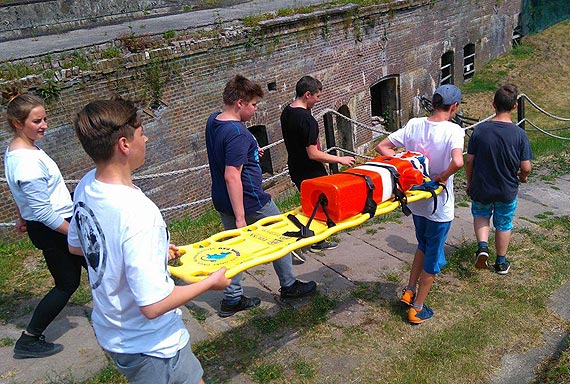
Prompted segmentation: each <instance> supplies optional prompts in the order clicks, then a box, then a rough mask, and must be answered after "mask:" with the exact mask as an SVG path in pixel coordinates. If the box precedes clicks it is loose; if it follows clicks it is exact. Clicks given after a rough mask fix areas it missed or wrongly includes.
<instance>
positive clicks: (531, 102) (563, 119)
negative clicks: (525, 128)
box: [519, 93, 570, 123]
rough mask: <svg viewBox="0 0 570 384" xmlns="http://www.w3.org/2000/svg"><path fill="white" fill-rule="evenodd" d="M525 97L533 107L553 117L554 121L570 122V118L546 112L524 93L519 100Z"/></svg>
mask: <svg viewBox="0 0 570 384" xmlns="http://www.w3.org/2000/svg"><path fill="white" fill-rule="evenodd" d="M523 97H524V98H525V99H527V100H528V102H529V103H530V104H531V105H532V106H533V107H535V108H536V109H538V110H539V111H540V112H542V113H544V114H545V115H546V116H549V117H552V118H553V119H556V120H562V121H570V118H566V117H560V116H556V115H553V114H552V113H550V112H547V111H545V110H544V109H542V108H540V107H539V106H538V105H537V104H536V103H535V102H534V101H532V100H531V99H530V98H529V97H528V96H527V95H525V94H524V93H521V94H520V95H519V98H523ZM527 121H528V120H527ZM529 123H530V121H529Z"/></svg>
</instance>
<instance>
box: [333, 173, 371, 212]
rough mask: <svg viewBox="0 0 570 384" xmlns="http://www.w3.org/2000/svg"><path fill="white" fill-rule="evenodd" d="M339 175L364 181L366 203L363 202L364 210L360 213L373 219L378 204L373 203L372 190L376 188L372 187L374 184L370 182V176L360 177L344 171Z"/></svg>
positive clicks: (357, 174) (358, 174)
mask: <svg viewBox="0 0 570 384" xmlns="http://www.w3.org/2000/svg"><path fill="white" fill-rule="evenodd" d="M339 173H342V174H344V175H352V176H357V177H361V178H363V179H364V181H365V183H366V201H365V202H364V208H363V209H362V211H361V212H362V213H368V214H369V215H370V218H373V217H374V215H376V207H377V206H378V204H377V203H376V202H375V201H374V189H376V186H375V185H374V182H373V181H372V179H371V178H370V176H368V175H361V174H360V173H356V172H346V171H345V172H339Z"/></svg>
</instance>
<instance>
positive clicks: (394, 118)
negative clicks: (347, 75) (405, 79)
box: [370, 75, 400, 131]
mask: <svg viewBox="0 0 570 384" xmlns="http://www.w3.org/2000/svg"><path fill="white" fill-rule="evenodd" d="M370 104H371V105H370V114H371V116H379V117H381V118H382V119H383V121H384V123H383V124H384V126H385V127H386V129H387V130H389V131H395V130H397V129H398V128H400V75H391V76H387V77H385V78H383V79H380V81H379V82H377V83H376V84H374V85H372V86H371V87H370Z"/></svg>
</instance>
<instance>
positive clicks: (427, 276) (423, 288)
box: [414, 271, 435, 306]
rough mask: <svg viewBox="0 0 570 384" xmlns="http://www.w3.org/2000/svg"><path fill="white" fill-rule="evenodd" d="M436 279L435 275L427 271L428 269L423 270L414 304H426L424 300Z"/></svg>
mask: <svg viewBox="0 0 570 384" xmlns="http://www.w3.org/2000/svg"><path fill="white" fill-rule="evenodd" d="M434 280H435V275H432V274H431V273H427V272H426V271H422V273H421V275H420V286H419V288H418V292H417V294H416V300H415V301H414V305H417V306H420V305H424V301H425V300H426V297H427V295H428V293H429V290H430V289H431V286H432V284H433V282H434Z"/></svg>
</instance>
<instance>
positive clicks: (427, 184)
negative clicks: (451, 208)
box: [411, 180, 449, 215]
mask: <svg viewBox="0 0 570 384" xmlns="http://www.w3.org/2000/svg"><path fill="white" fill-rule="evenodd" d="M439 187H442V188H443V190H444V191H445V195H446V196H447V198H446V199H445V203H443V205H445V204H446V203H447V200H448V199H449V194H448V193H447V187H446V186H445V184H443V183H438V182H436V181H434V180H429V181H424V182H423V183H422V184H421V185H414V186H413V187H412V188H411V190H413V191H426V192H429V193H431V198H432V199H433V211H432V215H433V214H434V213H435V211H436V210H437V195H436V194H435V191H436V190H437V189H438V188H439Z"/></svg>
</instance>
